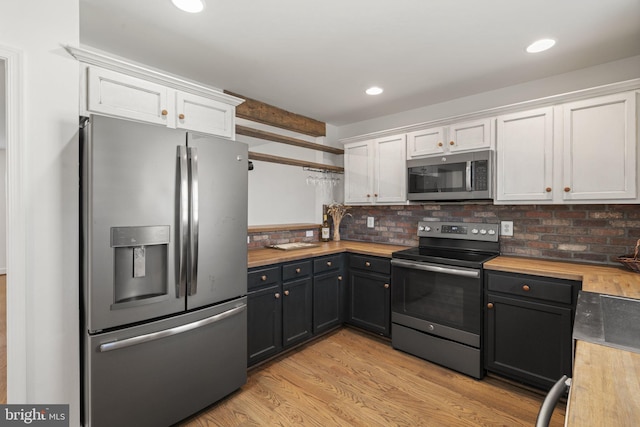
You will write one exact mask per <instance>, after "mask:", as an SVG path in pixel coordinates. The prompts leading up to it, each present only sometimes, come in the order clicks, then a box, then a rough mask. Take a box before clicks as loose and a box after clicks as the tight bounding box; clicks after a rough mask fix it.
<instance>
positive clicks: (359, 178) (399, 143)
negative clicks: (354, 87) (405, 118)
mask: <svg viewBox="0 0 640 427" xmlns="http://www.w3.org/2000/svg"><path fill="white" fill-rule="evenodd" d="M344 169H345V177H344V185H345V191H344V193H345V203H351V204H362V203H380V204H382V203H405V202H406V200H407V179H406V176H407V170H406V169H407V167H406V137H405V135H404V134H402V135H394V136H389V137H384V138H377V139H373V140H368V141H360V142H353V143H349V144H345V146H344Z"/></svg>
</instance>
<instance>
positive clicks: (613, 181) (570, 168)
mask: <svg viewBox="0 0 640 427" xmlns="http://www.w3.org/2000/svg"><path fill="white" fill-rule="evenodd" d="M636 120H637V109H636V94H635V93H634V92H626V93H619V94H615V95H609V96H603V97H599V98H592V99H586V100H583V101H577V102H571V103H566V104H561V105H557V106H554V107H547V108H540V109H536V110H531V111H525V112H521V113H514V114H507V115H503V116H499V117H498V119H497V142H496V151H497V158H498V162H497V166H496V199H495V202H496V203H637V202H638V194H637V181H638V175H637V165H638V152H637V129H636Z"/></svg>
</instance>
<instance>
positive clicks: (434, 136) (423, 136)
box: [407, 127, 445, 159]
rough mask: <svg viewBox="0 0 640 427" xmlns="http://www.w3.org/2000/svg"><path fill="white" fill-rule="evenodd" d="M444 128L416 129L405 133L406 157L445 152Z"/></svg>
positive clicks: (411, 157)
mask: <svg viewBox="0 0 640 427" xmlns="http://www.w3.org/2000/svg"><path fill="white" fill-rule="evenodd" d="M444 137H445V128H443V127H438V128H432V129H424V130H417V131H414V132H409V133H408V134H407V159H413V158H415V157H420V156H428V155H433V154H441V153H444V152H445V146H444Z"/></svg>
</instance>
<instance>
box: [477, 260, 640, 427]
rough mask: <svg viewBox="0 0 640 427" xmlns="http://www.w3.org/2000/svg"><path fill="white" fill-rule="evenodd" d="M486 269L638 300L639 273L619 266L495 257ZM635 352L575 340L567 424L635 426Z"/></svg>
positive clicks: (639, 410) (639, 414)
mask: <svg viewBox="0 0 640 427" xmlns="http://www.w3.org/2000/svg"><path fill="white" fill-rule="evenodd" d="M484 268H485V269H486V270H496V271H506V272H512V273H521V274H532V275H537V276H546V277H556V278H560V279H570V280H580V281H582V290H584V291H588V292H598V293H602V294H608V295H616V296H621V297H626V298H637V299H640V274H638V273H634V272H631V271H629V270H626V269H625V268H624V267H622V266H620V267H615V266H600V265H589V264H578V263H572V262H562V261H546V260H540V259H533V258H520V257H508V256H499V257H497V258H494V259H492V260H490V261H488V262H486V263H485V264H484ZM638 396H640V353H634V352H630V351H625V350H619V349H615V348H611V347H606V346H602V345H598V344H593V343H590V342H586V341H580V340H578V341H576V344H575V352H574V365H573V379H572V384H571V392H570V395H569V403H568V406H567V415H566V422H565V425H566V426H580V427H583V426H605V425H607V426H609V425H610V426H635V425H638V422H639V420H640V399H639V398H638Z"/></svg>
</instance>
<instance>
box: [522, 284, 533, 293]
mask: <svg viewBox="0 0 640 427" xmlns="http://www.w3.org/2000/svg"><path fill="white" fill-rule="evenodd" d="M522 290H523V291H525V292H529V291H530V290H531V288H530V287H529V285H522Z"/></svg>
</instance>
